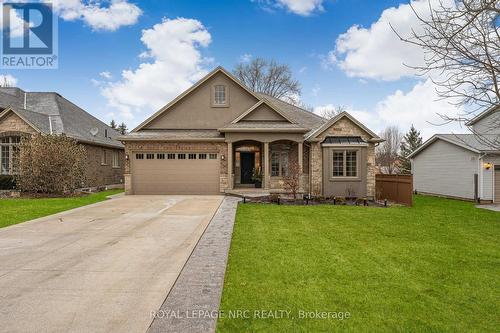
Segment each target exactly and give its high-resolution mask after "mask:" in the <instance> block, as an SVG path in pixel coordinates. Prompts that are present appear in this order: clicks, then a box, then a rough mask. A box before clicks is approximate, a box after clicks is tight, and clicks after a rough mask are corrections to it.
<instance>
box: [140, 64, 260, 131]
mask: <svg viewBox="0 0 500 333" xmlns="http://www.w3.org/2000/svg"><path fill="white" fill-rule="evenodd" d="M217 75H223V76H224V77H225V78H226V79H227V80H229V81H230V82H231V83H232V84H233V86H235V87H237V88H238V89H241V90H242V91H243V92H244V93H245V94H247V95H249V96H251V98H252V103H251V104H252V105H253V104H255V103H256V102H258V101H259V100H260V98H259V97H258V96H257V95H255V94H254V93H253V92H252V91H251V90H249V89H248V88H247V87H245V86H244V85H243V84H242V83H241V82H240V81H239V80H238V79H236V78H235V77H234V76H233V75H232V74H231V73H229V72H228V71H226V70H225V69H224V68H222V67H220V66H219V67H217V68H215V69H214V70H213V71H211V72H210V73H208V74H207V75H206V76H205V77H203V78H202V79H200V80H199V81H198V82H196V83H195V84H194V85H192V86H191V87H190V88H189V89H187V90H185V91H184V92H183V93H181V94H180V95H179V96H177V97H176V98H174V99H173V100H172V101H170V102H169V103H168V104H167V105H165V106H164V107H162V108H161V109H160V110H158V111H157V112H155V113H154V114H153V115H152V116H150V117H149V118H147V119H146V120H145V121H144V122H142V123H141V124H140V125H139V126H137V127H136V128H134V129H133V130H132V132H137V131H139V130H141V129H145V128H146V127H147V126H148V125H150V124H152V123H153V121H155V120H156V119H158V118H159V117H161V116H163V115H165V114H167V113H168V112H169V111H171V110H173V109H174V107H175V106H176V105H178V104H180V103H181V102H182V101H184V100H186V99H187V98H188V96H191V95H192V94H193V93H194V92H195V91H197V90H199V89H201V87H202V86H204V84H205V83H207V82H208V81H209V80H211V79H215V78H216V76H217ZM232 94H234V92H232V91H229V104H230V105H232V104H235V102H234V101H232V100H231V98H232ZM207 98H208V100H207V101H206V102H207V103H211V100H210V98H211V96H207ZM247 107H248V106H245V108H247ZM219 109H225V108H219ZM240 112H241V111H240ZM233 117H234V116H233Z"/></svg>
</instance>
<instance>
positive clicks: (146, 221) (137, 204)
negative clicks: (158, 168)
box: [0, 196, 223, 333]
mask: <svg viewBox="0 0 500 333" xmlns="http://www.w3.org/2000/svg"><path fill="white" fill-rule="evenodd" d="M222 200H223V197H221V196H122V197H118V198H115V199H111V200H108V201H105V202H101V203H98V204H95V205H91V206H87V207H82V208H78V209H76V210H73V211H69V212H65V213H61V214H56V215H52V216H49V217H45V218H42V219H38V220H34V221H31V222H26V223H21V224H18V225H15V226H11V227H7V228H3V229H0V331H1V332H35V331H36V332H65V333H66V332H145V331H146V330H147V328H148V326H149V325H150V323H151V321H152V318H151V312H152V311H155V310H157V309H159V307H160V306H161V304H162V302H163V301H164V299H165V297H166V296H167V294H168V292H169V290H170V288H171V287H172V285H173V284H174V282H175V280H176V279H177V277H178V275H179V273H180V271H181V269H182V267H183V265H184V263H185V262H186V260H187V259H188V257H189V255H190V254H191V252H192V250H193V248H194V246H195V245H196V243H197V241H198V240H199V238H200V236H201V235H202V234H203V231H204V230H205V228H206V227H207V225H208V223H209V222H210V220H211V219H212V217H213V215H214V214H215V212H216V211H217V208H218V207H219V205H220V203H221V202H222ZM0 218H1V212H0Z"/></svg>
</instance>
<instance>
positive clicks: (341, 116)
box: [306, 111, 383, 141]
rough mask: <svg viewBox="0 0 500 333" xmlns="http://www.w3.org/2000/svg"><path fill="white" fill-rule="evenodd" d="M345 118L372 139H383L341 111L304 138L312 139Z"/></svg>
mask: <svg viewBox="0 0 500 333" xmlns="http://www.w3.org/2000/svg"><path fill="white" fill-rule="evenodd" d="M344 118H347V119H349V120H350V121H351V122H352V123H354V124H355V125H356V126H357V127H359V128H360V129H361V130H363V131H364V132H365V133H366V134H368V135H369V136H370V138H371V139H373V140H374V141H383V140H382V139H381V138H380V137H379V136H378V135H377V134H375V133H374V132H372V131H371V130H370V129H368V127H366V126H365V125H363V124H362V123H361V122H359V121H358V120H357V119H356V118H354V117H353V116H351V115H350V114H349V113H347V112H345V111H344V112H341V113H339V114H338V115H336V116H335V117H333V118H332V119H330V120H329V121H327V122H326V123H325V124H323V125H322V126H320V127H318V128H317V129H316V130H314V131H312V132H311V133H310V134H309V135H308V136H307V137H306V140H312V139H315V138H317V137H318V136H320V135H321V134H323V133H324V132H325V131H326V130H328V129H329V128H331V127H332V126H333V125H335V123H337V122H339V121H340V120H341V119H344Z"/></svg>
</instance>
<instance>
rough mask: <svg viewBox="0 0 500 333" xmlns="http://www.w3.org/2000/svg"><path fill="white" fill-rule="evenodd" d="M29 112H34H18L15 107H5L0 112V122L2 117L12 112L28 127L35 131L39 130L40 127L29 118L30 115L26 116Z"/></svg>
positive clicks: (4, 117)
mask: <svg viewBox="0 0 500 333" xmlns="http://www.w3.org/2000/svg"><path fill="white" fill-rule="evenodd" d="M24 111H26V110H24ZM30 113H34V112H29V111H26V112H19V111H16V110H15V109H13V108H11V107H7V108H6V109H5V110H3V111H2V112H0V122H1V121H3V120H4V119H6V118H7V117H8V115H9V114H14V115H16V116H17V117H18V118H19V119H20V120H21V121H23V122H24V123H25V124H26V125H27V126H28V127H30V128H32V129H33V130H34V131H35V132H41V129H40V128H38V127H37V126H36V125H35V124H34V122H33V121H32V120H30V119H29V118H30V117H29V116H28V117H27V115H29V114H30Z"/></svg>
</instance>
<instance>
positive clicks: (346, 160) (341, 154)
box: [332, 150, 358, 177]
mask: <svg viewBox="0 0 500 333" xmlns="http://www.w3.org/2000/svg"><path fill="white" fill-rule="evenodd" d="M332 176H333V177H357V176H358V152H357V151H356V150H334V151H333V152H332Z"/></svg>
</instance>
